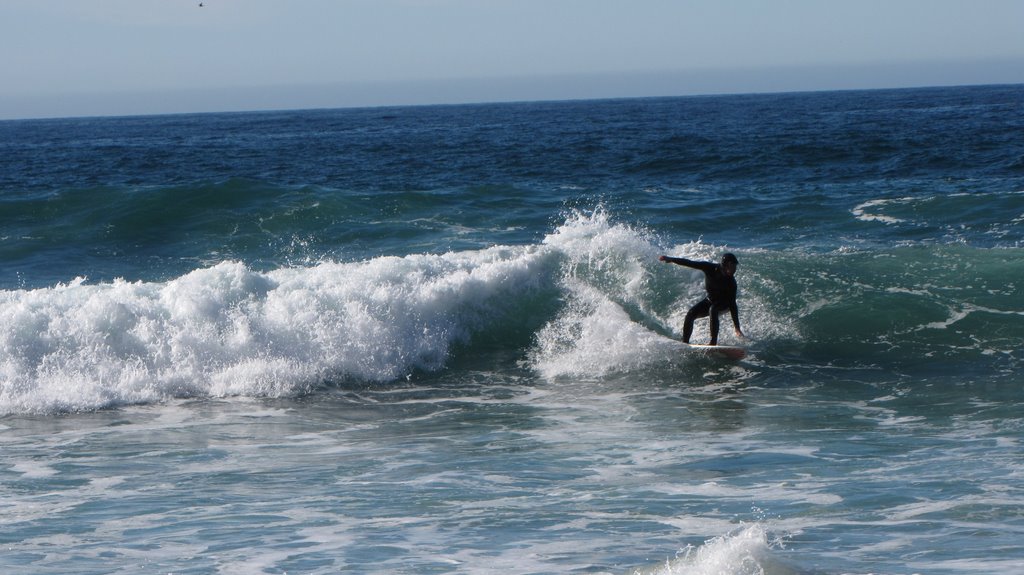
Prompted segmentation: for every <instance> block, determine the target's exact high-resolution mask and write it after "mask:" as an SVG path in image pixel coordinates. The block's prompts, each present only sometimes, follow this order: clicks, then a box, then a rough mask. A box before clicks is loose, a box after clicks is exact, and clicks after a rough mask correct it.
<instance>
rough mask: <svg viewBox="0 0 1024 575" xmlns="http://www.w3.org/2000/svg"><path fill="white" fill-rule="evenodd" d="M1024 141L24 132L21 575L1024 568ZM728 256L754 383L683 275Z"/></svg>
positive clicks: (680, 131)
mask: <svg viewBox="0 0 1024 575" xmlns="http://www.w3.org/2000/svg"><path fill="white" fill-rule="evenodd" d="M1022 127H1024V90H1022V89H1021V87H1019V86H993V87H975V88H943V89H929V90H901V91H871V92H842V93H819V94H785V95H764V96H758V95H752V96H720V97H702V98H677V99H650V100H616V101H599V102H565V103H557V102H556V103H534V104H501V105H478V106H441V107H423V108H387V109H363V110H316V111H296V112H277V113H253V114H221V115H216V114H214V115H190V116H162V117H141V118H94V119H93V118H85V119H66V120H42V121H17V122H0V261H3V263H4V267H3V273H2V274H0V495H2V497H0V510H2V513H0V524H2V526H3V528H2V529H0V546H2V548H3V549H4V553H3V554H0V571H4V572H12V573H16V572H26V569H27V570H28V571H30V572H32V573H139V572H147V573H316V574H320V573H325V574H326V573H343V572H344V573H522V574H527V573H529V574H538V573H616V574H618V573H622V574H626V573H652V574H654V573H657V574H662V573H663V574H681V573H687V574H689V573H736V574H747V573H977V572H985V573H991V572H999V573H1013V572H1017V573H1024V567H1021V565H1024V544H1021V543H1020V541H1024V538H1022V534H1024V519H1022V516H1021V513H1020V508H1021V505H1022V503H1024V480H1022V473H1024V459H1022V453H1024V452H1022V448H1021V445H1022V444H1021V441H1022V439H1024V436H1022V432H1024V430H1022V423H1024V418H1022V416H1021V415H1020V414H1021V412H1022V410H1021V407H1022V395H1021V392H1022V385H1024V380H1022V379H1021V376H1020V367H1021V363H1022V359H1024V352H1022V351H1021V349H1022V344H1024V327H1022V326H1024V323H1022V320H1024V305H1022V302H1024V298H1022V297H1021V287H1022V282H1024V255H1022V252H1021V247H1022V246H1021V242H1022V237H1024V233H1022V232H1024V140H1021V139H1020V134H1021V133H1024V132H1022V131H1021V128H1022ZM725 250H729V251H732V252H734V253H736V254H737V255H738V256H739V259H740V269H739V273H738V276H737V278H738V281H739V285H740V317H741V320H742V322H743V329H744V332H745V333H746V334H747V335H748V336H749V337H750V338H751V339H752V341H751V342H749V343H748V345H749V351H750V353H749V355H748V356H747V358H746V359H744V360H743V361H740V362H726V361H720V360H715V359H712V358H707V357H704V356H702V355H700V354H696V353H692V352H689V351H687V350H686V349H685V348H684V347H683V346H682V345H681V344H680V343H679V342H678V341H677V338H678V334H679V333H680V332H681V330H682V319H683V316H684V315H685V312H686V310H687V308H688V307H689V305H690V304H692V303H693V302H695V301H696V300H697V299H699V298H700V297H701V290H702V288H701V286H702V282H701V278H700V277H699V276H698V275H697V272H692V271H691V270H687V269H684V268H680V267H678V266H670V265H665V264H662V263H659V262H658V256H659V255H661V254H665V253H668V254H673V255H681V256H685V257H690V258H702V259H713V258H717V257H718V255H719V254H720V253H721V252H722V251H725ZM707 337H708V335H707V325H706V322H698V325H697V330H696V332H695V337H694V339H695V341H703V340H705V339H706V338H707ZM731 337H732V334H731V330H724V333H723V339H724V340H725V341H724V342H726V343H736V342H735V341H734V340H733V339H730V338H731ZM26 566H28V567H26Z"/></svg>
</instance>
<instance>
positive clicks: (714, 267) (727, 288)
mask: <svg viewBox="0 0 1024 575" xmlns="http://www.w3.org/2000/svg"><path fill="white" fill-rule="evenodd" d="M665 261H668V262H672V263H674V264H679V265H681V266H686V267H688V268H693V269H695V270H700V271H702V272H704V288H705V289H706V290H707V292H708V296H707V297H706V298H704V299H702V300H700V301H699V302H697V304H696V305H694V306H693V307H692V308H690V311H689V312H687V314H686V320H685V321H684V322H683V341H684V342H686V343H690V335H691V334H693V321H694V320H695V319H697V318H699V317H708V316H709V315H710V316H711V345H718V316H719V315H720V314H723V313H725V312H726V311H727V310H728V311H729V313H730V314H731V315H732V325H733V326H735V328H736V331H739V329H740V313H739V308H738V307H736V278H734V277H731V276H727V275H725V274H724V273H722V266H721V264H716V263H713V262H697V261H693V260H688V259H685V258H665Z"/></svg>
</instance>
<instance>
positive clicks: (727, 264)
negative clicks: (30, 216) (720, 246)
mask: <svg viewBox="0 0 1024 575" xmlns="http://www.w3.org/2000/svg"><path fill="white" fill-rule="evenodd" d="M739 263H740V262H739V260H737V259H736V256H734V255H733V254H731V253H728V252H726V253H724V254H722V271H723V272H725V275H727V276H731V275H733V274H734V273H736V266H737V265H739Z"/></svg>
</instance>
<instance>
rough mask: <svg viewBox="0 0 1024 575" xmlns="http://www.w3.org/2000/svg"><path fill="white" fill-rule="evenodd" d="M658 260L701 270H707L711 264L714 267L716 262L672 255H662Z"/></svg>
mask: <svg viewBox="0 0 1024 575" xmlns="http://www.w3.org/2000/svg"><path fill="white" fill-rule="evenodd" d="M658 261H662V262H668V263H670V264H677V265H681V266H686V267H688V268H693V269H695V270H700V271H706V269H707V267H708V266H709V265H710V266H712V267H714V264H712V263H710V262H695V261H693V260H688V259H686V258H674V257H672V256H661V257H659V258H658Z"/></svg>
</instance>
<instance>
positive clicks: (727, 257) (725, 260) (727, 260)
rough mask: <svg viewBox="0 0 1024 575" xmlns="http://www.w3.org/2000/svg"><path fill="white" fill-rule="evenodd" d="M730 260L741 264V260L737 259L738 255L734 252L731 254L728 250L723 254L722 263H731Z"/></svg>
mask: <svg viewBox="0 0 1024 575" xmlns="http://www.w3.org/2000/svg"><path fill="white" fill-rule="evenodd" d="M730 262H731V263H734V264H736V265H739V263H740V261H739V260H738V259H736V256H734V255H733V254H731V253H729V252H726V253H724V254H722V263H723V264H727V263H730Z"/></svg>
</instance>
